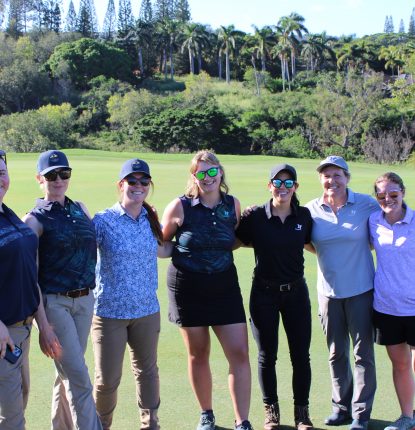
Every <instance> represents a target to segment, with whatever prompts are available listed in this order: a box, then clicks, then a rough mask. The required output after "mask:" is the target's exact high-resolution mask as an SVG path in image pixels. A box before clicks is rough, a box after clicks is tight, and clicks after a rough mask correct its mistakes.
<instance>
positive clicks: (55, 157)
mask: <svg viewBox="0 0 415 430" xmlns="http://www.w3.org/2000/svg"><path fill="white" fill-rule="evenodd" d="M49 160H50V162H51V163H57V162H58V161H59V155H58V154H55V153H53V154H51V155H50V157H49Z"/></svg>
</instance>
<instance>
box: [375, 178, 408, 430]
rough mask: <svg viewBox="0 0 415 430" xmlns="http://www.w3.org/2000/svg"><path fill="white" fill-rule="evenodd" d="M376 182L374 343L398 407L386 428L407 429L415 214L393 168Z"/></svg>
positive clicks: (392, 429)
mask: <svg viewBox="0 0 415 430" xmlns="http://www.w3.org/2000/svg"><path fill="white" fill-rule="evenodd" d="M374 187H375V195H376V198H377V200H378V202H379V205H380V207H381V210H380V211H378V212H375V213H373V214H372V215H371V216H370V218H369V228H370V237H371V241H372V244H373V246H374V248H375V250H376V256H377V268H376V273H375V294H374V302H373V307H374V323H375V328H376V343H378V344H379V345H385V346H386V350H387V352H388V355H389V358H390V360H391V362H392V369H393V370H392V372H393V383H394V385H395V390H396V394H397V396H398V400H399V405H400V407H401V415H400V417H399V418H398V419H397V420H396V421H395V422H393V423H391V424H390V425H389V426H387V427H386V428H385V430H410V429H412V428H413V427H415V420H414V419H413V412H412V410H413V404H414V396H415V382H414V372H413V365H414V364H415V361H414V358H415V354H414V348H415V289H414V283H413V279H414V267H415V216H414V212H413V210H412V209H411V208H410V207H409V206H408V205H407V204H406V203H405V202H404V200H403V198H404V196H405V186H404V184H403V181H402V179H401V178H400V177H399V176H398V175H397V174H396V173H393V172H388V173H385V174H384V175H382V176H380V177H379V178H377V179H376V181H375V185H374Z"/></svg>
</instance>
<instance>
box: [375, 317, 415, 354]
mask: <svg viewBox="0 0 415 430" xmlns="http://www.w3.org/2000/svg"><path fill="white" fill-rule="evenodd" d="M373 324H374V326H375V329H376V343H377V344H378V345H399V344H400V343H407V344H408V345H410V346H415V316H409V317H401V316H396V315H388V314H383V313H381V312H378V311H375V310H373Z"/></svg>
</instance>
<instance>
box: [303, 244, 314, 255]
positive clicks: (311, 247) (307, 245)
mask: <svg viewBox="0 0 415 430" xmlns="http://www.w3.org/2000/svg"><path fill="white" fill-rule="evenodd" d="M304 249H306V250H307V251H309V252H311V253H312V254H317V252H316V248H314V246H313V244H312V243H311V242H310V243H305V244H304Z"/></svg>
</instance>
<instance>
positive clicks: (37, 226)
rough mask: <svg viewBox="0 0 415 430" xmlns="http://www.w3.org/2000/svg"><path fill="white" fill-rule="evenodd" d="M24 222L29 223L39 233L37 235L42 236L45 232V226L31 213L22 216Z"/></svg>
mask: <svg viewBox="0 0 415 430" xmlns="http://www.w3.org/2000/svg"><path fill="white" fill-rule="evenodd" d="M22 220H23V222H24V223H25V224H26V225H28V226H29V227H30V228H31V229H32V230H33V231H34V232H35V233H36V235H37V237H40V236H42V233H43V226H42V224H41V223H40V222H39V221H38V220H37V218H36V217H35V216H33V215H31V214H26V215H25V216H24V217H23V218H22Z"/></svg>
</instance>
